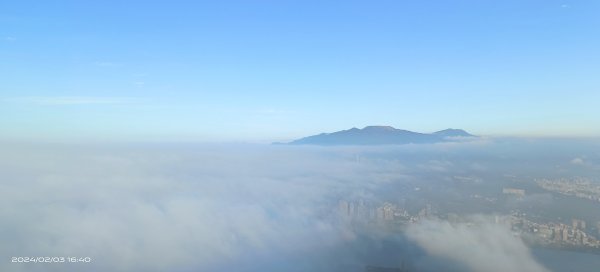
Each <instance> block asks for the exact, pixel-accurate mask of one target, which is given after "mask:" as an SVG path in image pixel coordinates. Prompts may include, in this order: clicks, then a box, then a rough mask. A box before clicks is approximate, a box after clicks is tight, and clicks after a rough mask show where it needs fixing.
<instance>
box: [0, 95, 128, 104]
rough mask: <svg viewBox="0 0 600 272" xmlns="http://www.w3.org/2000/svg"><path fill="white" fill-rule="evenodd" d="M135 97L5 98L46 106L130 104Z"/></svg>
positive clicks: (12, 101)
mask: <svg viewBox="0 0 600 272" xmlns="http://www.w3.org/2000/svg"><path fill="white" fill-rule="evenodd" d="M134 100H135V99H133V98H131V97H97V96H22V97H12V98H7V99H4V101H6V102H11V103H23V104H34V105H45V106H60V105H88V104H129V103H133V102H134Z"/></svg>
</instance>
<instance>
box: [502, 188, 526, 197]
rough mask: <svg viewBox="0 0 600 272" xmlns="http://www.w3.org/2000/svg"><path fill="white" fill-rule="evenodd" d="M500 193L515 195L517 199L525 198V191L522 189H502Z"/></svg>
mask: <svg viewBox="0 0 600 272" xmlns="http://www.w3.org/2000/svg"><path fill="white" fill-rule="evenodd" d="M502 193H503V194H505V195H515V196H518V197H524V196H525V190H523V189H515V188H503V189H502Z"/></svg>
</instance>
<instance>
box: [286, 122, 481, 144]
mask: <svg viewBox="0 0 600 272" xmlns="http://www.w3.org/2000/svg"><path fill="white" fill-rule="evenodd" d="M457 137H475V136H473V135H471V134H469V133H467V132H466V131H464V130H462V129H451V128H449V129H445V130H440V131H437V132H434V133H429V134H428V133H418V132H412V131H408V130H402V129H396V128H394V127H391V126H366V127H364V128H363V129H357V128H351V129H348V130H342V131H337V132H332V133H321V134H318V135H313V136H308V137H304V138H302V139H298V140H295V141H292V142H290V143H289V144H294V145H302V144H312V145H397V144H411V143H412V144H423V143H439V142H450V141H453V138H457Z"/></svg>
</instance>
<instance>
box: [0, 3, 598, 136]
mask: <svg viewBox="0 0 600 272" xmlns="http://www.w3.org/2000/svg"><path fill="white" fill-rule="evenodd" d="M599 14H600V1H596V0H590V1H585V0H582V1H575V0H571V1H567V0H561V1H555V0H539V1H526V0H503V1H484V0H472V1H447V0H438V1H432V0H431V1H428V0H418V1H417V0H413V1H402V0H393V1H375V0H373V1H348V0H345V1H307V0H303V1H286V0H281V1H276V0H272V1H260V0H257V1H146V0H144V1H2V2H0V138H9V139H15V138H27V139H94V140H97V139H100V140H102V139H116V140H119V139H123V140H139V139H143V140H186V141H190V140H191V141H271V140H286V139H292V138H297V137H301V136H306V135H311V134H315V133H320V132H331V131H336V130H341V129H348V128H351V127H363V126H366V125H391V126H394V127H397V128H403V129H409V130H413V131H419V132H430V131H435V130H440V129H445V128H448V127H452V128H463V129H466V130H467V131H470V132H472V133H476V134H484V135H583V136H599V135H600V125H599V124H600V16H599Z"/></svg>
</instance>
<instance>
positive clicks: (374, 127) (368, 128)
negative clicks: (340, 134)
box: [363, 126, 396, 131]
mask: <svg viewBox="0 0 600 272" xmlns="http://www.w3.org/2000/svg"><path fill="white" fill-rule="evenodd" d="M363 130H381V131H394V130H396V128H394V127H392V126H366V127H364V128H363Z"/></svg>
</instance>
